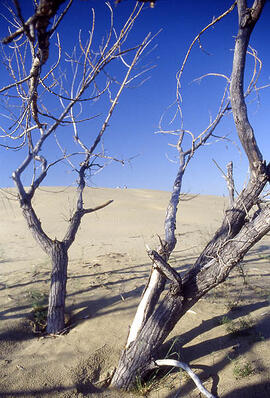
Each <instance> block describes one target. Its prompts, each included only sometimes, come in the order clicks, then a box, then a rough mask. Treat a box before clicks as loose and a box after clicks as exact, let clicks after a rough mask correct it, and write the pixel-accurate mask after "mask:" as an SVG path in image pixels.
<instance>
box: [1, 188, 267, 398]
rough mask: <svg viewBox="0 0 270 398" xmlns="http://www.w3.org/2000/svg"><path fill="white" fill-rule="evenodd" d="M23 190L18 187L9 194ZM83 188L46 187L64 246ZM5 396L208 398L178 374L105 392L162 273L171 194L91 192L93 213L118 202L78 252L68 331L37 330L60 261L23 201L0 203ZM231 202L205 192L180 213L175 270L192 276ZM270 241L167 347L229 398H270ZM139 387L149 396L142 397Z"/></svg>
mask: <svg viewBox="0 0 270 398" xmlns="http://www.w3.org/2000/svg"><path fill="white" fill-rule="evenodd" d="M9 192H10V193H12V194H14V192H15V191H14V190H9ZM74 192H75V190H74V189H73V188H60V187H59V188H45V187H44V188H42V189H40V190H39V191H38V194H37V196H36V198H35V200H34V206H35V209H36V211H37V214H38V216H39V218H40V219H41V221H42V225H43V226H44V228H45V231H46V232H47V233H48V234H49V236H50V237H52V238H55V237H56V238H58V239H61V238H62V237H63V235H64V231H65V228H66V226H67V220H68V219H69V216H70V211H71V209H72V208H73V207H74V204H75V199H74ZM0 199H1V206H0V219H1V223H0V237H1V241H0V256H1V257H0V262H1V273H0V397H42V398H43V397H61V398H71V397H84V396H89V397H97V398H103V397H120V396H121V397H138V396H139V394H148V396H149V397H150V398H154V397H160V398H163V397H164V398H165V397H166V398H169V397H170V398H172V397H191V398H195V397H199V396H200V394H199V392H198V390H197V389H196V388H195V386H194V384H193V382H192V381H191V380H190V379H189V378H188V377H186V375H185V374H184V373H183V372H181V371H179V370H178V369H175V370H173V371H172V372H170V373H169V374H167V373H166V372H164V371H163V373H159V374H157V375H155V376H154V377H153V379H152V381H151V382H149V383H148V384H147V385H146V386H144V385H141V383H140V382H138V383H137V386H136V388H137V390H134V391H132V392H130V393H119V392H116V391H112V390H110V389H109V388H107V387H106V386H105V384H106V380H107V379H108V377H109V375H110V372H112V371H113V369H114V367H115V366H116V365H117V361H118V359H119V356H120V352H121V349H122V348H123V347H124V345H125V341H126V338H127V334H128V329H129V326H130V324H131V322H132V319H133V316H134V313H135V310H136V306H137V304H138V301H139V298H140V295H141V293H142V290H143V287H144V284H145V283H146V281H147V276H148V274H149V271H150V265H151V264H150V260H149V258H148V256H147V254H146V250H145V245H146V244H147V245H149V246H150V247H152V248H156V247H157V245H158V237H157V234H159V235H161V236H162V235H163V221H164V215H165V211H166V206H167V202H168V199H169V193H167V192H162V191H150V190H136V189H133V190H132V189H90V188H88V189H87V190H86V194H85V205H86V206H89V207H94V206H97V205H99V204H101V203H103V202H105V201H107V200H109V199H113V200H114V202H113V203H112V204H111V205H110V206H108V207H106V208H105V209H103V210H100V211H98V212H95V213H92V214H89V215H86V216H85V217H84V218H83V220H82V224H81V227H80V230H79V232H78V235H77V238H76V241H75V242H74V244H73V246H72V247H71V249H70V252H69V269H68V285H67V300H66V304H67V313H68V314H69V315H70V321H69V327H68V332H67V334H65V335H61V336H58V337H46V336H44V335H42V334H40V333H34V332H33V324H32V323H31V317H32V313H31V311H32V309H33V297H35V295H37V294H40V295H41V294H45V295H46V294H47V293H48V289H49V281H50V263H49V259H48V258H47V256H46V255H45V254H44V253H43V252H42V250H41V249H40V248H39V246H38V245H37V243H36V242H35V241H34V240H33V238H32V236H31V234H30V232H29V231H28V230H27V228H26V224H25V221H24V219H23V217H22V214H21V212H20V208H19V206H18V203H17V202H16V201H15V200H13V199H14V197H13V196H10V195H7V194H6V193H4V192H2V193H1V195H0ZM225 208H226V199H224V198H220V197H214V196H197V197H195V198H193V199H192V200H190V201H183V202H181V203H180V206H179V216H178V221H177V239H178V243H177V247H176V249H175V251H174V253H173V255H172V257H171V260H170V263H171V264H172V265H174V266H175V267H176V269H177V271H178V272H180V273H183V272H185V270H186V269H187V268H188V267H189V266H190V264H192V263H193V262H194V260H195V259H196V256H197V255H198V254H199V253H200V250H201V249H202V248H203V247H204V246H205V244H206V243H207V241H208V240H209V239H210V237H211V234H212V233H213V232H214V231H215V230H216V228H217V227H218V226H219V224H220V222H221V219H222V217H223V214H224V209H225ZM269 249H270V237H269V236H267V237H265V238H264V239H263V240H262V241H260V242H259V243H258V244H257V245H256V246H255V247H254V248H253V249H252V250H251V252H250V253H249V254H248V255H247V256H246V258H245V261H244V263H243V265H244V272H245V276H244V277H243V275H242V271H241V269H238V268H237V269H235V270H234V271H233V273H232V274H231V276H230V277H229V279H228V280H227V281H226V282H225V283H224V284H223V285H220V286H219V287H217V288H216V289H214V290H212V291H211V292H209V293H208V294H207V295H206V296H205V297H204V298H203V299H201V300H200V301H199V302H198V303H197V304H196V305H195V306H194V307H193V308H192V311H189V312H188V313H187V314H186V315H185V317H184V318H183V319H182V320H181V321H180V322H179V324H178V325H177V326H176V328H175V329H174V330H173V332H172V333H171V335H170V336H169V337H168V339H167V343H166V344H164V355H165V354H166V352H168V351H169V350H170V347H171V354H170V355H172V357H174V358H180V359H181V360H183V361H185V362H187V363H189V365H190V366H191V368H192V369H193V371H194V372H195V373H196V374H198V376H199V377H200V378H201V380H202V382H203V383H204V386H205V387H206V388H207V389H208V390H210V391H212V393H213V394H214V395H218V396H219V397H222V398H244V397H245V398H246V397H249V398H251V397H254V398H255V397H258V398H266V397H269V396H270V357H269V337H270V322H269V320H270V319H269V314H270V308H269V300H270V290H269V281H270V273H269V262H270V250H269ZM138 390H139V391H138Z"/></svg>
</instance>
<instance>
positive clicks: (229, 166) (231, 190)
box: [226, 162, 234, 207]
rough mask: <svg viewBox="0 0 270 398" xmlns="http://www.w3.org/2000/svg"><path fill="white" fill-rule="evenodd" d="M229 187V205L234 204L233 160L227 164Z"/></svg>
mask: <svg viewBox="0 0 270 398" xmlns="http://www.w3.org/2000/svg"><path fill="white" fill-rule="evenodd" d="M226 180H227V187H228V191H229V206H230V207H232V206H233V202H234V180H233V162H229V163H228V164H227V178H226Z"/></svg>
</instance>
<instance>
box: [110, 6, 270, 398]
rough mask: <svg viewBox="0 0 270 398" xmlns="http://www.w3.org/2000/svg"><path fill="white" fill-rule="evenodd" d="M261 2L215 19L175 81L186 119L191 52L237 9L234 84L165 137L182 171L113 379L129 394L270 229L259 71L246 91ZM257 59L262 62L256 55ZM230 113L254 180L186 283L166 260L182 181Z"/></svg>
mask: <svg viewBox="0 0 270 398" xmlns="http://www.w3.org/2000/svg"><path fill="white" fill-rule="evenodd" d="M264 3H265V0H255V1H254V3H253V5H252V7H251V8H248V7H247V4H246V0H238V1H237V2H235V3H234V4H233V5H232V6H231V8H230V9H229V10H228V11H226V12H225V13H224V14H222V15H221V16H220V17H218V18H216V19H214V20H213V21H212V22H211V23H210V24H209V25H208V26H207V27H206V28H205V29H204V30H203V31H201V32H200V33H199V34H198V35H197V36H196V38H195V39H194V41H193V42H192V44H191V46H190V48H189V50H188V52H187V55H186V57H185V59H184V63H183V66H182V68H181V70H180V71H179V73H178V75H177V99H176V105H177V107H178V112H179V113H180V115H181V112H182V109H181V93H180V91H181V76H182V73H183V69H184V66H185V64H186V60H187V58H188V56H189V54H190V51H191V49H192V46H193V45H194V43H195V42H198V41H199V40H200V36H201V34H202V33H203V32H204V31H205V30H207V29H208V28H209V27H211V26H212V25H213V24H214V23H216V22H217V21H219V20H220V19H222V18H223V17H225V16H226V15H227V14H228V13H229V12H231V11H232V10H233V8H234V7H235V6H236V5H237V9H238V18H239V20H238V23H239V28H238V35H237V37H236V42H235V49H234V58H233V66H232V73H231V77H230V78H227V77H226V80H227V87H226V88H225V91H224V95H223V97H222V100H221V104H220V108H219V111H218V113H217V115H216V117H215V118H214V120H213V121H212V122H211V123H210V125H209V126H208V127H207V128H206V129H205V130H203V131H202V132H201V134H199V135H197V136H195V135H194V134H193V133H192V132H190V131H187V130H184V129H183V126H182V125H181V126H180V128H179V130H178V131H175V130H174V131H169V132H168V131H167V133H173V134H175V133H177V134H178V143H177V145H176V147H177V150H178V152H179V170H178V173H177V176H176V179H175V182H174V186H173V191H172V195H171V199H170V202H169V205H168V208H167V214H166V218H165V225H164V228H165V239H164V240H160V246H159V248H158V250H157V251H155V250H150V249H149V250H148V255H149V257H150V259H151V260H152V269H151V273H150V277H149V280H148V283H147V284H146V287H145V289H144V292H143V295H142V298H141V302H140V304H139V306H138V309H137V313H136V315H135V318H134V321H133V324H132V326H131V328H130V331H129V336H128V339H127V343H126V346H125V348H124V350H123V352H122V355H121V358H120V361H119V364H118V367H117V369H116V371H115V374H114V376H113V378H112V383H111V384H112V385H113V386H114V387H118V388H122V389H128V388H130V386H131V385H132V383H133V382H134V381H135V378H136V377H137V376H138V375H140V376H143V375H145V373H146V372H148V371H149V370H151V369H153V368H156V367H158V366H160V365H168V363H164V362H163V361H162V360H160V359H159V358H158V350H159V348H160V347H161V344H162V343H163V342H164V340H165V339H166V337H167V336H168V334H169V333H170V332H171V331H172V329H173V328H174V326H175V325H176V323H177V322H178V321H179V320H180V318H181V317H182V316H183V315H184V314H185V313H186V312H187V311H188V310H189V309H190V308H191V307H192V306H193V305H194V304H195V303H196V302H197V301H198V300H199V299H200V298H201V297H203V296H204V295H205V294H206V293H207V292H208V291H209V290H210V289H213V288H214V287H215V286H217V285H218V284H219V283H221V282H223V281H224V280H225V279H226V278H227V276H228V275H229V273H230V271H231V270H232V269H233V268H234V267H235V266H236V265H237V264H239V263H240V262H241V260H242V259H243V257H244V256H245V254H246V253H247V252H248V250H249V249H250V248H251V247H252V246H253V245H254V244H255V243H256V242H258V241H259V240H260V239H261V238H262V237H263V236H264V235H265V234H266V233H267V232H269V230H270V207H269V204H262V205H261V206H259V207H258V209H257V210H256V206H257V204H258V203H259V202H260V200H261V199H260V194H261V193H262V190H263V189H264V187H265V186H266V184H267V182H269V177H270V165H269V164H266V162H265V161H264V160H263V156H262V154H261V152H260V150H259V148H258V145H257V142H256V139H255V135H254V132H253V129H252V127H251V125H250V123H249V120H248V116H247V107H246V103H245V96H246V95H248V94H249V93H250V91H251V89H252V88H254V86H255V85H256V81H257V77H256V73H255V74H253V76H252V79H251V81H250V83H249V85H248V89H247V92H246V93H245V92H244V91H243V90H244V89H243V87H244V71H245V62H246V56H247V52H248V45H249V40H250V36H251V33H252V31H253V28H254V26H255V24H256V23H257V21H258V19H259V17H260V14H261V12H262V10H263V7H264ZM254 59H255V63H257V58H256V56H255V58H254ZM223 77H224V76H223ZM231 111H232V114H233V118H234V121H235V126H236V129H237V133H238V136H239V138H240V141H241V144H242V147H243V149H244V151H245V153H246V156H247V158H248V161H249V168H250V178H249V181H248V183H247V185H246V186H245V187H244V188H243V189H242V191H241V192H240V193H239V194H238V196H237V197H236V198H235V199H234V200H233V201H232V203H230V206H229V207H228V209H227V210H226V212H225V217H224V220H223V221H222V224H221V226H220V228H219V229H218V230H217V231H216V233H215V234H214V236H213V238H212V239H211V240H210V242H209V243H208V244H207V246H206V247H205V248H204V250H203V251H202V253H201V254H200V256H199V257H198V258H197V260H196V261H195V263H194V265H193V266H192V267H191V268H190V269H189V270H188V271H187V272H186V273H185V274H184V275H183V276H182V277H181V276H180V275H179V274H178V273H177V271H176V270H175V269H173V268H172V267H171V266H170V265H169V263H168V261H169V257H170V254H171V253H172V251H173V250H174V247H175V244H176V237H175V228H176V213H177V207H178V203H179V195H180V192H181V186H182V179H183V176H184V173H185V170H186V167H187V165H188V164H189V161H190V160H191V159H192V157H193V156H194V153H195V152H196V151H197V149H198V148H199V147H200V146H202V145H203V144H204V143H205V142H206V141H207V140H208V139H209V137H211V135H212V134H213V132H214V130H215V128H216V127H217V125H218V124H219V122H220V120H221V118H222V117H223V115H224V114H225V113H227V112H231ZM187 136H189V137H191V140H190V141H191V145H190V147H188V148H186V149H184V137H187ZM254 210H256V211H254ZM166 282H168V283H169V286H168V290H167V292H166V294H165V296H164V298H163V299H162V300H161V299H160V295H161V293H162V291H164V288H165V284H166ZM177 366H178V365H177ZM209 396H211V394H210V395H209Z"/></svg>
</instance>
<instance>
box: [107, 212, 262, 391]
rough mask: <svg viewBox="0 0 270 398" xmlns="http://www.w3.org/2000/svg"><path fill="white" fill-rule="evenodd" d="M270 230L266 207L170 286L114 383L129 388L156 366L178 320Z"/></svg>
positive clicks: (122, 362) (125, 357)
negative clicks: (204, 261) (177, 283)
mask: <svg viewBox="0 0 270 398" xmlns="http://www.w3.org/2000/svg"><path fill="white" fill-rule="evenodd" d="M269 231H270V208H269V207H265V208H264V209H263V210H262V211H261V212H260V213H259V214H258V215H257V216H256V217H255V218H254V219H253V220H251V221H250V222H248V223H247V224H245V226H244V227H243V228H242V230H241V232H240V233H239V234H238V235H237V236H236V237H235V239H232V240H229V241H227V243H226V244H225V245H224V246H223V247H222V248H220V252H219V255H218V256H216V257H214V258H212V259H211V260H210V261H208V263H207V264H206V265H205V266H204V267H203V268H201V270H200V273H199V274H194V273H193V274H191V275H190V273H189V272H188V273H187V275H186V276H185V277H184V278H183V284H182V289H181V290H178V289H175V285H173V284H172V285H171V286H170V288H169V291H168V292H167V294H166V296H165V297H164V299H163V300H162V302H161V303H160V304H159V306H158V307H157V309H156V311H155V312H154V313H153V314H152V315H151V317H150V318H149V319H148V320H147V321H146V323H145V326H144V327H143V329H142V330H141V331H140V333H139V335H138V336H137V338H136V340H135V341H133V342H132V343H131V344H130V345H129V346H128V347H127V348H126V349H125V350H124V351H123V352H122V355H121V358H120V361H119V365H118V368H117V370H116V372H115V374H114V377H113V379H112V386H114V387H117V388H121V389H125V390H127V389H129V388H130V387H131V385H132V383H134V381H135V379H136V376H138V375H140V376H143V375H144V374H145V373H146V372H147V371H149V370H150V369H151V368H152V366H153V365H154V361H155V360H156V359H158V358H157V354H158V350H159V348H160V346H161V344H162V342H163V341H164V340H165V339H166V337H167V336H168V335H169V333H170V332H171V331H172V329H173V328H174V326H175V325H176V323H177V322H178V321H179V320H180V319H181V318H182V316H183V315H184V314H185V313H186V312H187V310H188V309H190V308H191V307H192V306H193V305H194V304H195V303H196V302H197V301H198V300H199V299H200V298H201V297H202V296H204V295H205V294H206V293H207V292H208V291H209V290H211V289H212V288H213V287H215V286H217V285H218V284H219V283H221V282H223V281H224V280H225V279H226V278H227V276H228V274H229V272H230V271H231V270H232V269H233V268H234V267H235V266H236V265H237V264H239V262H240V261H241V260H242V258H243V257H244V255H245V254H246V253H247V251H248V250H249V249H250V248H251V247H252V246H253V245H254V244H255V243H256V242H258V241H259V240H260V239H261V238H262V237H263V236H264V235H265V234H266V233H267V232H269Z"/></svg>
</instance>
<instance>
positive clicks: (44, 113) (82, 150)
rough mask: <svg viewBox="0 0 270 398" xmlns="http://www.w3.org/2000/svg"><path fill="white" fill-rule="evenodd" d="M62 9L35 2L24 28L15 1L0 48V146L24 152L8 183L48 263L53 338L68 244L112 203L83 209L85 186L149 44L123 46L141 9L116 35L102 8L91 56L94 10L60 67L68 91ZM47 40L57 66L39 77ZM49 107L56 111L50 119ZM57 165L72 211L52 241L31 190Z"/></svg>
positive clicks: (102, 157) (44, 0)
mask: <svg viewBox="0 0 270 398" xmlns="http://www.w3.org/2000/svg"><path fill="white" fill-rule="evenodd" d="M62 3H65V1H63V0H59V1H50V0H40V1H39V2H38V3H37V2H36V5H37V7H36V10H35V12H34V14H33V15H32V16H31V17H30V18H29V19H28V20H26V21H25V20H24V19H23V17H22V12H21V7H20V3H19V1H18V0H14V4H15V9H14V10H12V9H11V10H10V11H11V16H13V18H14V20H13V21H12V24H11V26H10V31H9V32H10V33H9V35H8V36H7V37H6V38H4V39H3V40H2V42H3V43H4V44H5V45H6V46H5V47H4V48H3V63H4V65H5V66H6V69H7V71H8V74H9V76H7V79H8V78H9V77H11V78H12V80H13V81H12V82H11V83H10V84H7V85H6V86H5V87H3V88H2V89H1V90H0V93H2V94H3V96H4V97H3V98H4V99H5V101H6V108H7V115H8V118H9V119H11V120H12V122H11V125H9V126H8V128H6V126H2V127H1V130H2V134H1V136H2V144H1V145H2V146H4V147H5V148H9V149H20V153H21V152H22V151H24V154H25V158H24V160H23V161H22V163H21V164H19V166H18V167H17V168H16V169H15V170H14V172H13V174H12V178H13V180H14V183H15V186H16V187H17V191H18V200H19V203H20V207H21V209H22V213H23V215H24V218H25V219H26V222H27V226H28V228H29V230H30V231H31V232H32V235H33V237H34V238H35V240H36V241H37V242H38V243H39V245H40V246H41V248H42V249H43V250H44V251H45V252H46V254H47V255H48V256H49V258H50V260H51V263H52V272H51V287H50V293H49V305H48V318H47V332H48V333H50V334H57V333H60V332H61V331H62V330H63V329H64V327H65V323H64V312H65V297H66V283H67V267H68V250H69V248H70V246H71V245H72V243H73V242H74V239H75V237H76V233H77V231H78V228H79V226H80V223H81V220H82V217H83V216H84V215H85V214H89V213H92V212H94V211H97V210H99V209H102V208H104V207H105V206H107V205H109V204H110V203H111V202H112V201H111V200H108V201H107V202H106V203H103V204H101V205H100V206H97V207H95V208H85V207H84V201H83V192H84V188H85V185H86V179H87V177H88V176H89V175H90V176H91V175H93V173H94V172H95V170H96V169H100V168H102V167H104V162H106V161H109V160H114V159H113V158H112V157H109V156H107V155H106V154H105V153H104V150H103V146H102V145H101V142H102V138H103V135H104V133H105V131H106V129H107V126H108V123H109V121H110V119H111V116H112V114H113V111H114V109H115V107H116V106H117V104H118V101H119V98H120V96H121V94H122V91H123V90H124V89H125V88H126V87H127V86H128V85H129V83H130V82H131V81H133V80H134V79H135V78H138V77H139V76H140V75H141V74H142V73H144V72H145V71H146V69H138V68H137V64H138V60H139V58H140V57H141V55H142V53H143V52H144V50H145V48H146V47H147V46H148V45H149V43H150V41H151V39H150V35H147V37H146V38H145V39H144V40H143V41H142V42H140V43H138V44H137V45H135V46H134V45H132V47H131V48H129V47H128V44H127V43H128V36H129V35H130V34H131V31H132V29H133V28H134V23H135V22H136V20H137V18H138V17H139V15H140V12H141V9H142V7H143V5H139V4H136V5H135V7H134V8H133V10H132V11H131V13H130V16H129V17H128V19H127V20H126V21H125V23H124V24H123V26H122V28H121V29H120V31H119V32H118V31H117V30H116V29H115V27H114V20H113V11H112V8H111V6H110V5H109V3H108V4H107V7H108V17H109V18H108V21H109V29H108V33H107V36H106V37H105V39H102V41H101V44H100V45H99V46H98V50H96V49H92V46H93V43H94V35H95V24H96V21H95V12H94V9H93V10H92V21H90V33H89V36H88V39H87V40H86V41H85V42H84V41H83V39H82V37H81V35H80V36H79V39H78V48H77V49H76V48H74V49H73V50H72V54H71V55H70V56H69V58H68V59H67V61H68V63H69V65H70V66H71V72H70V74H69V75H68V77H69V79H68V80H69V82H70V84H68V83H67V82H66V83H65V82H64V77H63V75H61V73H60V71H59V73H58V72H57V70H58V67H59V66H61V65H62V60H61V40H60V38H59V36H58V35H57V36H56V31H57V28H58V26H59V24H60V22H62V20H63V19H64V17H65V14H66V13H67V12H68V10H69V8H70V7H71V5H72V0H69V2H68V3H67V5H66V7H65V8H64V9H62V10H61V12H60V13H59V7H60V6H61V4H62ZM104 7H105V4H104ZM57 12H58V14H57ZM51 22H53V24H52V27H50V26H51V25H50V23H51ZM14 27H15V30H14ZM13 30H14V31H13ZM11 32H12V33H11ZM53 35H54V36H53ZM52 37H54V38H55V37H56V43H55V42H54V44H55V45H56V46H57V48H58V59H57V60H56V61H55V63H54V64H51V66H50V67H49V68H47V69H46V70H45V68H44V65H45V64H46V65H48V63H49V61H50V43H51V41H52V40H54V39H53V38H52ZM78 52H79V53H78ZM127 57H128V58H127ZM116 60H117V62H119V63H120V64H121V67H122V70H121V69H118V70H119V72H121V78H119V80H118V81H117V80H116V79H115V78H114V79H113V78H111V77H110V70H109V69H108V68H109V66H110V64H111V63H113V62H116ZM51 62H52V61H51ZM136 68H137V69H136ZM48 69H49V70H48ZM148 69H149V68H148ZM67 73H68V72H67ZM101 97H102V98H103V101H104V104H106V105H104V107H105V106H106V107H107V109H106V108H105V111H104V113H103V116H102V117H103V119H101V123H100V128H99V129H98V130H97V129H96V131H95V130H94V131H95V132H94V133H93V132H92V133H89V131H91V130H92V129H93V127H92V126H91V125H90V126H89V125H88V127H87V130H86V126H85V123H89V124H90V122H91V119H93V118H94V117H97V116H94V115H93V116H92V117H89V111H88V113H87V116H85V117H84V113H83V106H84V105H85V104H88V103H89V102H91V103H94V101H97V100H98V99H100V98H101ZM55 99H56V100H57V101H58V104H59V106H58V110H57V111H55V109H56V105H55V104H56V100H55ZM63 126H64V127H65V129H66V130H65V131H66V135H65V142H66V140H67V139H69V140H70V142H73V141H75V150H74V152H73V153H69V152H67V150H66V149H65V143H64V144H62V143H61V139H60V138H59V136H57V132H58V131H59V130H61V128H62V127H63ZM81 126H83V127H84V132H85V131H88V133H87V134H85V133H84V132H83V131H82V130H83V129H82V127H81ZM90 127H91V128H90ZM68 132H69V138H68ZM53 137H54V138H55V146H56V147H57V148H58V155H55V158H54V159H53V160H52V159H51V158H52V156H51V153H50V150H48V147H47V145H48V141H49V140H51V139H52V138H53ZM8 141H9V143H7V142H8ZM12 142H13V143H14V144H12ZM55 153H57V152H55ZM115 160H117V159H115ZM59 162H65V163H68V164H69V166H70V167H71V168H72V170H73V172H74V173H76V175H77V200H76V208H75V210H74V211H73V214H72V215H71V217H70V220H69V223H68V226H67V230H66V233H65V235H64V238H63V239H62V240H57V239H52V238H50V237H49V236H48V235H47V234H46V233H45V231H44V229H43V227H42V224H41V222H40V220H39V217H38V215H37V214H36V212H35V210H34V208H33V204H32V201H33V198H34V195H35V193H36V191H37V189H38V188H39V186H40V185H41V184H42V183H43V182H44V180H45V178H46V176H47V174H48V173H49V171H52V172H53V167H54V166H55V165H56V164H58V163H59ZM30 172H31V173H32V177H31V180H30V183H29V184H27V183H26V181H27V179H26V177H25V174H26V173H30ZM27 185H29V187H27Z"/></svg>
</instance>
